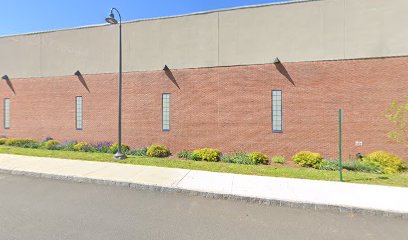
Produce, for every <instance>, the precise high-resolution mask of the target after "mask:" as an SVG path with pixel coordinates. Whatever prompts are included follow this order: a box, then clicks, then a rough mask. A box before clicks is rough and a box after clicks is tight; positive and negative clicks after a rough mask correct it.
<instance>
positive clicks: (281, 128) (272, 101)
mask: <svg viewBox="0 0 408 240" xmlns="http://www.w3.org/2000/svg"><path fill="white" fill-rule="evenodd" d="M274 92H280V117H281V119H280V130H276V129H275V128H274V121H273V120H274V116H275V115H274V112H275V111H274V107H273V105H274V100H273V93H274ZM271 127H272V132H273V133H283V91H282V90H272V91H271Z"/></svg>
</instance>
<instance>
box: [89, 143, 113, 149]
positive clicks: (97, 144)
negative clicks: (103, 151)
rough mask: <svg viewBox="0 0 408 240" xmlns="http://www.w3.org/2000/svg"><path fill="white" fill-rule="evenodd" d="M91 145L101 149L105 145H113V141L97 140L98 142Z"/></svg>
mask: <svg viewBox="0 0 408 240" xmlns="http://www.w3.org/2000/svg"><path fill="white" fill-rule="evenodd" d="M91 146H92V147H94V148H97V149H100V148H103V147H107V148H109V147H110V146H112V143H111V142H97V143H93V144H91Z"/></svg>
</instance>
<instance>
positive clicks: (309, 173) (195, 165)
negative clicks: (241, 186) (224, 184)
mask: <svg viewBox="0 0 408 240" xmlns="http://www.w3.org/2000/svg"><path fill="white" fill-rule="evenodd" d="M0 153H7V154H16V155H26V156H38V157H53V158H65V159H79V160H87V161H100V162H119V163H124V164H134V165H149V166H158V167H168V168H184V169H194V170H204V171H211V172H225V173H238V174H247V175H259V176H273V177H288V178H303V179H315V180H328V181H338V179H339V173H338V172H336V171H323V170H316V169H311V168H291V167H284V166H264V165H263V166H261V165H259V166H249V165H240V164H230V163H222V162H199V161H191V160H181V159H170V158H150V157H135V156H129V158H127V159H125V160H121V161H114V160H113V159H112V157H113V154H106V153H88V152H68V151H56V150H45V149H30V148H17V147H9V146H0ZM343 178H344V180H345V181H346V182H352V183H366V184H378V185H389V186H401V187H408V176H407V175H406V173H405V174H393V175H387V174H370V173H359V172H350V171H345V172H343Z"/></svg>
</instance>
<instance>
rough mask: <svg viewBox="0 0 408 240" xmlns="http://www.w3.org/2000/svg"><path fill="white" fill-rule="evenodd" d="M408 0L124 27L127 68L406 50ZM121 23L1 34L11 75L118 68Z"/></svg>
mask: <svg viewBox="0 0 408 240" xmlns="http://www.w3.org/2000/svg"><path fill="white" fill-rule="evenodd" d="M406 9H408V1H407V0H392V1H390V0H321V1H307V2H298V3H290V4H276V5H267V6H259V7H249V8H241V9H232V10H224V11H219V12H209V13H201V14H193V15H187V16H180V17H172V18H163V19H152V20H146V21H136V22H129V23H126V24H124V25H123V69H124V71H146V70H159V69H162V68H163V66H164V65H165V64H167V65H168V66H169V67H170V68H172V69H178V68H196V67H213V66H230V65H243V64H259V63H270V62H272V61H273V60H274V58H275V57H279V58H280V59H281V60H282V61H283V62H299V61H319V60H337V59H353V58H370V57H389V56H405V55H408V44H407V43H408V27H406V23H407V22H408V14H406ZM117 31H118V28H117V26H108V25H104V26H94V27H85V28H79V29H68V30H61V31H53V32H45V33H36V34H27V35H17V36H10V37H2V38H0V54H1V58H0V74H1V75H2V74H7V75H9V77H10V78H26V77H43V76H61V75H72V74H73V73H74V72H75V71H76V70H80V71H81V72H82V73H83V74H94V73H109V72H117V69H118V68H117V64H118V38H117Z"/></svg>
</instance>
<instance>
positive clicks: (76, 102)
mask: <svg viewBox="0 0 408 240" xmlns="http://www.w3.org/2000/svg"><path fill="white" fill-rule="evenodd" d="M78 98H81V127H80V128H78ZM83 127H84V101H83V97H82V96H75V129H76V130H83Z"/></svg>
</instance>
